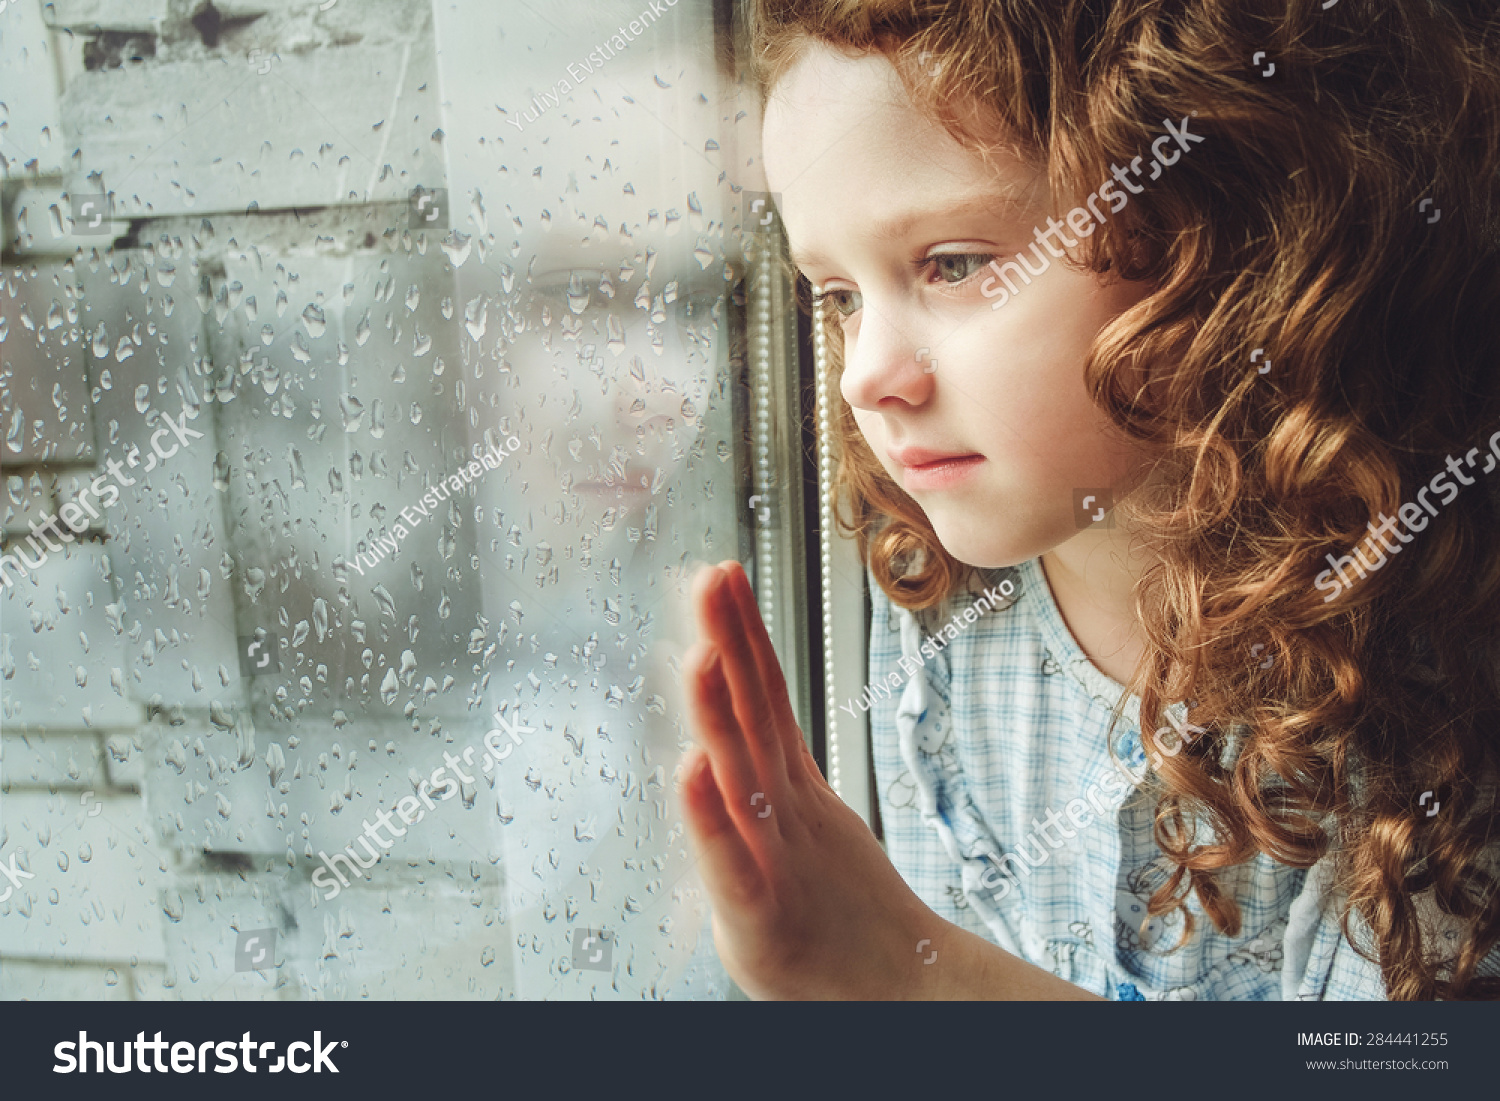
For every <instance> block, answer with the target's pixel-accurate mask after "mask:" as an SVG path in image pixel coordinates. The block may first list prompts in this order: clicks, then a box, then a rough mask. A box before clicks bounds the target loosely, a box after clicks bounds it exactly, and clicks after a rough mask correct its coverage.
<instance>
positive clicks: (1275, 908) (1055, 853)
mask: <svg viewBox="0 0 1500 1101" xmlns="http://www.w3.org/2000/svg"><path fill="white" fill-rule="evenodd" d="M1004 578H1009V579H1010V580H1011V581H1012V582H1013V583H1014V585H1015V590H1014V595H1013V596H1011V597H1010V598H1009V599H1001V600H999V601H998V602H997V603H996V608H995V610H993V611H991V610H987V609H986V608H985V605H984V604H980V605H978V607H977V609H976V616H975V617H973V618H969V619H967V620H966V617H965V616H964V615H963V612H964V610H965V609H966V608H969V607H971V606H974V602H975V600H976V599H978V598H979V596H980V594H979V593H977V592H976V593H972V594H965V593H958V594H955V595H954V596H953V597H951V598H950V599H949V600H948V601H947V602H946V604H945V605H942V606H939V607H938V608H936V609H932V610H929V611H928V612H925V613H921V614H920V615H913V614H912V613H910V612H907V611H905V610H904V609H901V608H897V607H895V606H893V605H892V604H891V603H890V601H889V599H888V598H887V597H886V595H885V593H884V592H883V591H881V589H880V587H879V586H878V585H876V584H875V583H874V582H873V580H872V581H871V582H870V586H869V587H870V592H871V599H872V601H873V604H874V614H873V617H872V622H871V631H870V679H871V683H872V685H876V686H878V688H877V689H876V690H875V691H871V692H869V693H868V694H867V697H868V700H867V701H866V699H865V698H862V700H861V702H860V704H859V706H860V707H861V708H862V709H863V708H866V707H868V708H869V709H871V712H872V714H871V729H872V731H873V742H874V762H875V774H876V780H877V783H878V786H879V798H880V813H881V818H882V822H883V825H884V829H885V842H886V849H887V852H888V853H889V854H890V857H891V860H892V861H893V862H894V863H895V865H896V868H897V869H898V870H899V871H900V872H901V874H902V876H903V877H904V878H905V879H906V881H907V882H908V883H910V884H911V886H912V888H913V890H915V891H916V892H917V894H918V895H919V896H920V897H921V898H922V899H923V901H925V902H926V903H927V904H928V905H929V906H931V907H932V908H933V909H934V910H936V911H937V912H938V913H939V914H941V915H942V916H943V917H945V918H947V919H948V920H950V921H952V922H954V923H956V924H958V925H961V926H963V927H964V928H965V929H969V930H971V931H972V932H974V933H977V934H979V935H980V936H983V937H986V938H987V939H989V940H991V941H993V942H995V943H996V944H999V945H1000V946H1001V947H1003V948H1005V949H1007V950H1008V951H1010V952H1012V953H1014V954H1015V955H1018V956H1021V957H1022V958H1023V959H1026V960H1029V961H1030V962H1032V963H1034V964H1037V965H1038V966H1040V967H1044V968H1046V969H1047V970H1048V971H1051V972H1052V973H1053V974H1055V975H1058V976H1059V977H1061V978H1064V979H1067V980H1068V981H1069V982H1072V983H1076V984H1077V985H1079V986H1081V987H1083V988H1085V989H1086V990H1090V991H1092V992H1093V993H1095V994H1098V995H1100V996H1102V997H1106V998H1112V999H1117V1000H1121V1001H1143V1000H1165V999H1180V1000H1191V999H1212V1000H1228V999H1247V1000H1269V999H1288V1000H1291V999H1303V1000H1321V999H1329V1000H1345V999H1350V1000H1352V999H1363V1000H1373V999H1379V1000H1383V999H1384V998H1385V996H1386V992H1385V984H1384V982H1383V980H1382V978H1381V974H1380V968H1379V966H1378V965H1376V964H1374V963H1371V962H1369V961H1368V960H1366V959H1363V958H1362V957H1361V956H1359V955H1358V954H1357V953H1356V952H1355V950H1354V948H1353V947H1352V946H1351V945H1350V943H1349V942H1348V941H1346V940H1345V939H1344V936H1343V934H1342V932H1341V930H1340V928H1339V912H1338V907H1337V905H1336V904H1335V900H1334V899H1333V898H1332V897H1331V896H1330V893H1329V889H1328V873H1329V871H1330V869H1329V867H1328V863H1329V862H1328V861H1327V860H1323V861H1319V863H1318V864H1316V865H1314V866H1313V867H1312V868H1310V869H1300V868H1291V867H1287V866H1285V865H1282V864H1278V863H1277V862H1276V861H1274V860H1272V859H1271V858H1270V857H1268V856H1266V855H1264V854H1261V853H1258V854H1256V856H1255V857H1254V858H1253V859H1252V860H1250V861H1248V862H1247V863H1245V864H1243V865H1240V866H1238V867H1235V868H1229V869H1224V870H1223V871H1221V872H1220V874H1219V882H1220V884H1221V886H1222V887H1223V889H1224V891H1225V893H1226V894H1228V895H1231V896H1232V897H1233V898H1234V899H1235V900H1236V901H1237V902H1238V904H1239V907H1240V915H1241V930H1242V931H1241V933H1240V935H1239V936H1234V937H1229V936H1225V935H1224V934H1222V933H1220V932H1219V931H1218V930H1217V929H1216V928H1214V925H1213V922H1212V920H1211V919H1210V918H1209V917H1208V915H1207V914H1206V913H1205V912H1204V910H1203V908H1202V906H1201V905H1200V904H1199V902H1198V899H1197V896H1196V894H1193V895H1190V896H1189V899H1188V903H1187V905H1188V910H1189V911H1190V912H1191V913H1192V915H1193V919H1194V921H1193V932H1192V936H1191V937H1189V938H1188V940H1187V942H1186V943H1185V944H1183V945H1182V947H1180V948H1178V949H1177V950H1176V951H1172V950H1171V949H1172V948H1173V945H1174V944H1176V942H1177V941H1178V940H1179V939H1180V937H1181V934H1182V925H1183V923H1182V919H1181V915H1180V914H1176V913H1174V914H1171V915H1168V916H1166V917H1156V918H1152V919H1151V920H1150V921H1149V922H1147V923H1146V924H1145V926H1144V928H1143V927H1142V924H1141V923H1142V919H1143V918H1145V916H1146V903H1147V900H1148V899H1149V898H1150V896H1151V894H1152V893H1153V892H1154V890H1155V889H1156V887H1157V886H1158V885H1159V884H1160V883H1162V882H1163V881H1164V879H1165V875H1166V874H1167V873H1168V872H1170V870H1171V866H1170V864H1169V863H1168V862H1167V858H1166V857H1165V855H1164V854H1163V853H1162V852H1161V850H1160V848H1158V846H1157V845H1156V842H1155V840H1154V838H1153V835H1152V820H1153V813H1154V809H1155V802H1156V798H1155V795H1154V794H1152V790H1150V789H1146V788H1138V787H1137V786H1136V783H1135V781H1136V780H1137V779H1138V778H1142V777H1144V778H1145V780H1146V782H1147V783H1148V784H1149V783H1150V782H1151V780H1152V779H1153V777H1154V774H1153V773H1151V772H1150V770H1149V768H1148V766H1147V765H1146V763H1145V754H1144V752H1143V750H1142V746H1141V738H1140V732H1139V731H1138V730H1137V729H1136V725H1135V724H1136V721H1137V720H1138V717H1139V713H1140V712H1139V705H1140V699H1139V697H1138V696H1135V695H1134V694H1132V695H1131V696H1130V702H1129V704H1128V705H1127V707H1126V710H1125V711H1124V713H1123V714H1122V716H1121V719H1120V722H1119V723H1118V724H1117V725H1116V732H1115V750H1114V752H1115V758H1116V761H1111V759H1110V755H1109V752H1108V749H1107V746H1106V736H1107V733H1106V732H1107V728H1108V726H1109V720H1110V712H1111V709H1112V708H1113V706H1114V705H1115V703H1116V702H1117V701H1118V700H1119V698H1120V696H1121V695H1122V694H1123V693H1124V688H1123V686H1122V685H1120V684H1118V683H1117V682H1115V681H1114V680H1112V679H1110V678H1109V677H1108V676H1106V675H1105V674H1104V673H1103V672H1101V671H1100V670H1099V669H1097V668H1095V667H1094V665H1093V664H1092V663H1090V661H1089V660H1088V657H1087V656H1086V655H1085V654H1084V653H1083V651H1082V650H1081V649H1080V648H1079V646H1078V643H1077V642H1076V641H1074V639H1073V637H1072V635H1071V634H1070V633H1069V631H1068V629H1067V626H1066V625H1065V623H1064V622H1063V619H1062V616H1061V614H1060V613H1059V611H1058V609H1057V605H1056V603H1055V602H1054V600H1053V597H1052V593H1051V590H1050V589H1049V588H1048V585H1047V581H1046V577H1045V575H1044V574H1043V573H1042V570H1041V565H1040V561H1039V560H1038V559H1032V560H1030V561H1027V562H1024V563H1022V564H1021V565H1020V566H1018V567H1016V568H1014V569H1007V570H998V571H991V573H990V574H988V575H987V576H986V580H985V585H986V586H990V587H991V588H990V589H989V591H990V592H991V593H993V592H994V589H993V586H995V585H997V584H998V583H999V582H1000V581H1001V580H1002V579H1004ZM1007 590H1009V587H1008V586H1007ZM1185 711H1186V708H1185V707H1184V705H1183V704H1180V703H1179V704H1175V705H1173V706H1172V707H1170V708H1168V709H1167V713H1168V715H1169V716H1170V718H1171V721H1172V723H1173V724H1174V725H1175V726H1177V727H1178V728H1179V729H1182V724H1183V723H1184V722H1185ZM1187 729H1188V731H1189V732H1191V731H1192V730H1193V728H1191V727H1188V728H1187ZM1158 734H1160V732H1158ZM1170 743H1171V738H1170V737H1168V738H1167V739H1164V740H1163V739H1160V738H1159V739H1158V741H1157V744H1158V746H1160V747H1161V748H1163V749H1166V750H1167V751H1168V752H1174V751H1175V749H1174V747H1173V746H1172V745H1171V744H1170ZM1233 745H1234V743H1233V740H1231V743H1230V746H1229V748H1228V749H1226V753H1232V752H1233ZM1197 828H1198V830H1199V834H1198V836H1199V837H1200V838H1205V839H1206V838H1209V837H1211V836H1212V830H1211V828H1210V827H1209V826H1208V823H1207V822H1206V821H1204V820H1201V819H1200V820H1199V821H1198V822H1197ZM1351 926H1352V929H1353V932H1354V935H1355V936H1356V938H1358V939H1359V941H1360V943H1361V944H1363V945H1365V946H1366V947H1367V948H1369V949H1370V951H1371V955H1377V953H1375V952H1374V950H1373V943H1374V938H1373V936H1371V934H1370V931H1369V929H1368V926H1367V925H1365V924H1364V923H1363V922H1362V920H1361V919H1359V917H1358V916H1357V915H1356V916H1355V917H1354V918H1353V919H1351ZM1444 935H1447V936H1449V937H1453V936H1456V935H1457V934H1456V931H1454V930H1451V929H1448V930H1446V931H1445V933H1444ZM1487 964H1489V965H1494V966H1486V967H1485V968H1484V969H1483V973H1500V953H1497V954H1495V955H1492V956H1491V957H1490V959H1489V960H1488V961H1487Z"/></svg>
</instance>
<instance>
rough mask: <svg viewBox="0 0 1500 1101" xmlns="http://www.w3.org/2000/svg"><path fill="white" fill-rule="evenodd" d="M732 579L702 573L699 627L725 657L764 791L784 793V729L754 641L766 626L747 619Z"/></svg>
mask: <svg viewBox="0 0 1500 1101" xmlns="http://www.w3.org/2000/svg"><path fill="white" fill-rule="evenodd" d="M732 580H733V579H732V577H730V576H726V571H724V570H722V569H719V568H717V567H710V568H707V569H705V570H704V571H703V573H702V574H701V575H700V577H699V579H698V581H697V582H695V586H694V587H695V595H696V596H697V601H696V603H697V606H698V620H699V626H700V628H701V630H702V632H703V634H704V636H705V638H706V639H707V640H708V641H709V642H710V643H712V645H713V647H714V649H716V650H718V651H719V653H720V655H721V656H722V658H723V661H722V662H721V667H722V671H723V676H724V679H725V681H726V682H727V683H728V686H729V693H730V697H731V699H732V701H733V708H734V714H735V716H736V718H737V719H738V720H739V727H740V730H741V731H743V733H744V736H745V741H746V744H747V745H748V747H749V750H750V755H751V757H752V758H753V759H754V761H755V764H756V767H757V770H758V772H759V775H760V776H761V778H762V780H764V781H765V783H764V787H765V789H766V790H767V791H771V790H772V789H773V788H774V789H776V790H780V789H781V786H782V785H783V784H784V782H785V780H786V760H785V757H784V755H783V753H784V751H783V748H782V747H783V745H784V742H783V741H782V740H781V734H780V730H779V727H780V726H781V725H783V724H782V723H781V721H780V719H779V717H778V716H777V715H776V714H775V712H773V711H772V709H771V703H770V686H769V684H768V682H767V680H766V678H765V677H764V676H763V675H762V672H761V665H760V661H759V659H758V658H757V656H756V652H755V649H754V646H753V643H752V635H753V634H754V632H756V631H759V632H760V635H761V636H762V637H764V636H765V628H764V627H763V626H762V625H761V623H760V616H759V613H756V614H755V616H754V622H753V623H750V622H746V621H745V617H744V615H743V613H742V611H741V607H740V602H739V600H738V598H737V597H736V596H735V593H734V589H733V585H732ZM741 580H743V573H741ZM768 642H769V640H768ZM780 679H781V669H780V667H779V666H774V665H773V680H776V681H779V680H780ZM783 691H784V689H783Z"/></svg>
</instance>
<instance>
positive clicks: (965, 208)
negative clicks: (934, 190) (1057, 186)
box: [871, 194, 1026, 241]
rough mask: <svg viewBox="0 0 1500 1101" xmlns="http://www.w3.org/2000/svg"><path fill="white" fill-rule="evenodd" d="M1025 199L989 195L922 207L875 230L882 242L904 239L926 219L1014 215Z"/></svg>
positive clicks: (890, 220)
mask: <svg viewBox="0 0 1500 1101" xmlns="http://www.w3.org/2000/svg"><path fill="white" fill-rule="evenodd" d="M1025 206H1026V202H1025V200H1023V199H1021V198H1020V197H1019V196H1016V195H1009V194H989V195H981V196H975V197H971V198H967V199H960V200H958V201H957V202H954V203H950V204H948V205H947V206H942V207H936V208H933V207H921V208H917V209H913V210H910V211H908V212H906V213H904V214H899V215H896V216H895V217H892V218H888V219H887V220H886V221H884V222H877V223H876V224H875V226H874V228H873V230H872V231H871V232H872V234H873V235H874V236H875V237H876V238H877V239H878V240H881V241H895V240H900V239H901V238H903V237H905V236H906V235H907V234H908V233H910V232H911V229H912V227H913V226H915V225H916V224H917V223H919V222H922V221H926V220H935V221H937V220H946V219H950V218H965V217H973V216H974V215H988V216H989V217H992V218H998V217H1002V216H1004V215H1005V214H1008V213H1011V212H1012V211H1013V209H1014V208H1016V207H1025Z"/></svg>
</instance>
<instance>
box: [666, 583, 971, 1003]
mask: <svg viewBox="0 0 1500 1101" xmlns="http://www.w3.org/2000/svg"><path fill="white" fill-rule="evenodd" d="M693 599H694V604H695V606H696V608H697V614H698V622H699V629H700V631H701V634H702V640H701V641H699V642H698V643H697V644H695V646H694V647H693V649H692V650H691V651H690V652H689V654H688V655H687V659H686V663H685V669H684V672H685V674H686V680H687V692H688V701H689V706H690V709H691V714H692V717H693V725H694V733H695V737H696V740H697V742H698V745H697V746H696V747H695V748H694V749H692V750H690V751H689V752H688V755H687V757H686V758H685V759H684V761H683V765H682V790H683V796H684V802H685V805H686V811H687V815H686V817H687V825H688V835H689V839H690V841H691V842H692V845H693V848H694V850H695V852H696V853H697V856H698V864H699V867H700V869H701V870H702V874H703V879H704V883H705V885H706V887H707V888H708V891H709V894H710V895H711V896H712V899H713V901H714V918H713V928H714V942H715V945H716V947H717V949H718V952H719V957H720V959H722V960H723V962H724V966H725V967H726V968H727V969H728V970H729V973H730V974H731V975H732V976H733V977H734V979H735V981H736V982H737V983H739V985H740V986H741V988H742V989H744V990H745V992H746V993H748V994H750V995H751V996H752V997H756V998H889V997H898V998H899V997H914V996H922V994H923V993H924V992H926V991H928V990H930V988H931V987H932V985H933V980H934V979H935V978H936V975H935V974H934V970H935V969H934V968H931V967H928V966H927V965H926V964H925V963H924V957H923V955H919V954H917V952H916V950H915V946H916V945H917V943H918V942H919V941H920V942H922V943H923V944H924V945H936V944H939V943H941V942H942V941H943V940H945V939H946V934H945V932H944V928H943V927H946V929H947V930H951V931H954V932H960V931H959V930H958V929H957V927H956V926H953V925H951V924H950V923H948V922H946V921H944V920H943V919H942V918H939V917H938V916H937V915H936V914H934V913H933V912H932V910H930V909H929V908H928V907H927V906H926V905H925V904H924V903H923V902H922V901H921V899H919V898H918V897H917V896H916V894H915V893H914V892H913V891H912V890H911V888H910V887H908V886H907V884H906V882H905V881H904V880H903V879H902V878H901V876H900V873H898V872H897V871H896V869H895V867H894V866H893V865H892V864H891V862H890V861H889V859H887V857H886V855H885V852H884V851H883V850H882V849H881V847H880V843H879V842H878V841H877V840H876V839H875V835H874V834H873V833H871V832H870V830H869V828H868V827H867V826H866V825H865V824H864V822H863V821H862V820H861V819H860V817H859V815H857V814H856V813H855V812H854V811H853V810H851V809H850V808H849V807H848V806H846V805H845V804H844V802H843V801H842V800H841V799H840V798H839V797H838V796H837V795H836V794H835V793H834V791H833V789H832V788H831V787H830V786H829V784H828V782H827V780H825V779H824V778H823V775H822V773H821V772H819V770H818V766H817V764H816V763H815V762H814V761H813V757H812V753H811V751H810V750H809V749H808V748H807V743H806V741H805V740H804V739H803V737H802V732H801V731H800V730H799V729H798V727H797V722H796V720H795V718H794V717H793V714H792V706H791V701H790V699H789V697H788V695H787V688H786V680H785V678H784V677H783V676H782V673H781V667H780V665H779V664H778V663H777V660H776V654H775V652H774V650H773V649H772V647H771V640H770V638H769V637H768V636H767V635H766V630H765V627H764V626H763V625H762V623H761V620H760V613H759V610H758V609H757V607H756V603H755V596H754V593H753V592H752V591H751V588H750V582H749V579H748V578H747V577H746V576H745V572H744V570H743V569H741V568H740V566H739V564H738V563H736V562H727V563H724V564H723V565H721V566H718V567H709V568H707V569H704V570H703V571H702V573H701V574H700V575H699V576H698V578H697V579H696V581H695V583H694V591H693ZM931 952H932V948H930V947H928V949H927V951H926V953H925V955H926V956H927V957H930V956H931Z"/></svg>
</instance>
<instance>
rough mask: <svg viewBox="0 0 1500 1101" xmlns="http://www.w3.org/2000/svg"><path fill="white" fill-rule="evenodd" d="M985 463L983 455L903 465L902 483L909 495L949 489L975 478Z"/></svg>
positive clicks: (953, 457)
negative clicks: (922, 491)
mask: <svg viewBox="0 0 1500 1101" xmlns="http://www.w3.org/2000/svg"><path fill="white" fill-rule="evenodd" d="M984 461H985V458H984V456H983V455H951V456H947V457H945V458H940V459H935V460H933V461H931V462H925V463H913V464H910V465H907V464H903V467H902V471H901V481H902V484H903V485H904V486H905V487H906V491H907V492H908V493H915V492H917V491H919V490H932V489H948V488H951V487H952V486H955V485H958V484H959V483H960V482H963V481H964V480H965V479H967V478H971V477H973V476H974V475H975V473H976V472H977V471H978V470H979V467H980V465H981V464H982V463H983V462H984Z"/></svg>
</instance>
